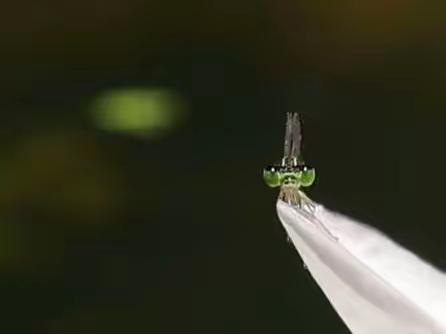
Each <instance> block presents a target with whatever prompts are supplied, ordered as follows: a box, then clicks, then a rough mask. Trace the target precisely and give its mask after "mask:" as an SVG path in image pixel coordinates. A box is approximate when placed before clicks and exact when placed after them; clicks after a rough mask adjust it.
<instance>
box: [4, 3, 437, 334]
mask: <svg viewBox="0 0 446 334" xmlns="http://www.w3.org/2000/svg"><path fill="white" fill-rule="evenodd" d="M445 10H446V8H444V6H442V5H437V4H435V3H434V2H425V1H424V2H421V1H399V0H394V1H387V0H386V1H384V0H378V1H376V0H375V1H365V2H357V1H341V2H334V3H329V2H322V1H307V2H302V1H297V0H294V1H291V0H284V1H282V0H280V1H274V0H261V1H252V0H248V1H232V0H231V1H197V0H195V1H138V0H130V1H126V2H123V1H121V2H120V1H115V0H108V1H100V0H90V1H86V0H82V1H71V2H69V1H57V2H56V1H44V2H39V1H35V2H31V1H28V2H20V1H16V2H13V3H9V4H8V5H7V6H6V4H5V8H3V9H2V11H1V13H0V38H1V42H2V43H1V55H0V59H1V62H0V69H1V72H0V73H1V93H0V111H1V114H0V115H1V121H2V122H1V124H2V126H1V128H0V136H1V143H0V296H1V302H0V303H1V307H2V308H1V315H2V316H1V318H2V320H1V322H0V323H1V325H0V326H1V331H2V332H5V333H51V334H52V333H64V334H71V333H82V334H90V333H107V334H113V333H120V334H121V333H215V334H216V333H258V334H260V333H348V331H347V330H346V329H345V327H344V325H343V324H342V323H341V321H340V320H339V319H338V317H337V316H336V314H335V313H334V311H333V310H332V309H331V307H330V305H329V303H328V302H327V301H326V299H325V298H324V296H323V295H322V293H321V292H320V291H319V289H318V287H317V285H316V284H315V283H314V282H313V281H312V279H311V277H310V276H309V274H308V273H307V272H306V271H305V270H304V269H303V266H302V263H301V260H300V258H299V257H298V255H297V253H296V252H295V250H294V249H293V247H292V245H290V244H289V243H287V242H286V236H285V233H284V231H283V229H282V227H281V225H280V223H279V221H278V219H277V217H276V214H275V201H276V197H277V192H276V191H274V190H271V189H268V188H266V187H265V186H264V185H263V183H262V180H261V170H262V167H263V166H264V165H267V164H270V163H272V162H274V161H275V160H277V159H280V157H281V153H282V144H283V143H282V140H283V128H284V120H285V113H286V112H288V111H299V112H302V113H303V114H304V120H305V128H304V131H305V157H306V160H307V162H308V163H310V164H311V165H313V166H315V167H316V168H317V171H318V173H319V174H318V180H317V182H316V185H315V186H314V187H313V188H312V189H311V190H310V191H309V196H310V197H312V198H313V199H315V200H316V201H318V202H321V203H323V204H324V205H326V206H328V207H329V208H331V209H334V210H336V211H339V212H342V213H346V214H348V215H350V216H353V217H355V218H357V219H359V220H362V221H364V222H366V223H368V224H371V225H373V226H375V227H378V228H379V229H381V230H383V231H384V232H386V233H387V234H389V235H390V236H391V237H392V238H393V239H395V240H397V241H398V242H400V243H402V244H403V245H405V246H407V247H408V248H409V249H411V250H413V251H415V252H416V253H417V254H420V255H421V256H423V257H424V258H426V259H428V260H429V261H430V262H432V263H433V264H435V265H436V266H438V267H440V268H443V269H444V268H446V257H445V252H446V246H445V244H444V234H445V232H446V228H445V224H444V218H443V215H444V214H443V207H444V205H445V203H444V198H445V196H444V189H445V185H446V177H445V174H446V173H445V170H446V169H445V167H446V159H445V150H444V143H445V139H446V131H445V130H446V127H445V123H444V122H445V120H446V115H445V106H446V103H445V94H444V90H445V83H446V82H445V79H446V72H445V65H446V58H445V56H446V44H445V37H444V36H445V33H446V27H445V25H444V20H445V16H446V14H445V13H446V11H445ZM134 86H138V87H165V88H169V89H173V90H175V91H176V92H179V93H180V94H182V96H183V97H184V98H185V99H186V101H187V104H188V106H189V109H188V111H189V112H188V114H187V117H186V119H185V120H184V122H183V123H181V126H179V127H177V128H176V129H175V130H174V131H172V132H171V133H169V134H168V135H166V136H164V137H162V138H158V139H153V138H152V139H151V138H146V139H144V138H141V137H134V136H131V135H126V134H122V133H121V134H118V133H109V132H107V131H103V130H100V129H98V128H97V127H96V125H95V124H94V123H93V122H92V121H91V118H90V117H89V114H88V110H89V106H90V105H91V103H92V102H93V101H94V99H95V97H96V96H97V95H98V94H99V93H100V92H103V91H107V90H108V89H112V88H120V87H122V88H126V87H134Z"/></svg>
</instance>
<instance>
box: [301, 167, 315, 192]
mask: <svg viewBox="0 0 446 334" xmlns="http://www.w3.org/2000/svg"><path fill="white" fill-rule="evenodd" d="M315 179H316V171H315V169H314V168H312V167H307V166H305V167H304V168H303V170H302V174H301V176H300V184H301V185H302V187H309V186H311V185H312V184H313V183H314V180H315Z"/></svg>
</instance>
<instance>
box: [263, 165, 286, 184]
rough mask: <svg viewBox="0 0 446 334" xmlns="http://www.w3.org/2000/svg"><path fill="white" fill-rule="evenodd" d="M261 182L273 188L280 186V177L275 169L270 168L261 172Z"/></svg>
mask: <svg viewBox="0 0 446 334" xmlns="http://www.w3.org/2000/svg"><path fill="white" fill-rule="evenodd" d="M263 180H265V183H266V185H267V186H268V187H271V188H275V187H279V186H280V185H281V183H282V176H281V173H280V172H279V171H278V170H277V168H276V167H274V166H270V167H267V168H265V169H264V170H263Z"/></svg>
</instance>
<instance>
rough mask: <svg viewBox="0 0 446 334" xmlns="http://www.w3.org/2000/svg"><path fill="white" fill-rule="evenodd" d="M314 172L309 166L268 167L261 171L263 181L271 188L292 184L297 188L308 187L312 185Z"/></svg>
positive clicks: (314, 176)
mask: <svg viewBox="0 0 446 334" xmlns="http://www.w3.org/2000/svg"><path fill="white" fill-rule="evenodd" d="M315 178H316V171H315V169H314V168H312V167H309V166H305V165H303V166H291V167H290V166H277V165H273V166H268V167H266V168H265V169H264V170H263V180H264V181H265V183H266V184H267V185H268V186H269V187H271V188H276V187H280V186H282V185H285V184H287V185H291V184H294V185H296V186H297V187H301V186H302V187H309V186H311V185H312V184H313V183H314V180H315Z"/></svg>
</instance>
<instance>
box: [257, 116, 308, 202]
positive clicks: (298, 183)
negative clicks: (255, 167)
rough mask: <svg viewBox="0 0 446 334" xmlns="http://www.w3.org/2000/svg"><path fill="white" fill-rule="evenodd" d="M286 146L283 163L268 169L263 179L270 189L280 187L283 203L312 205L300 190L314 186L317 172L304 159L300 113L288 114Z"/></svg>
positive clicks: (265, 170)
mask: <svg viewBox="0 0 446 334" xmlns="http://www.w3.org/2000/svg"><path fill="white" fill-rule="evenodd" d="M284 146H285V148H284V155H283V158H282V161H281V162H280V163H278V164H275V165H271V166H268V167H266V168H265V169H264V170H263V179H264V180H265V183H266V184H267V185H268V186H269V187H272V188H275V187H280V194H279V198H280V199H281V200H282V201H284V202H287V203H289V204H293V205H297V206H300V207H301V206H302V205H303V204H311V201H310V200H309V199H308V197H306V196H305V194H304V193H303V192H302V191H300V190H299V189H300V187H309V186H311V185H312V184H313V182H314V180H315V178H316V171H315V169H314V168H312V167H310V166H307V165H306V164H305V162H304V160H303V158H302V120H301V116H300V114H298V113H287V121H286V128H285V144H284Z"/></svg>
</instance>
